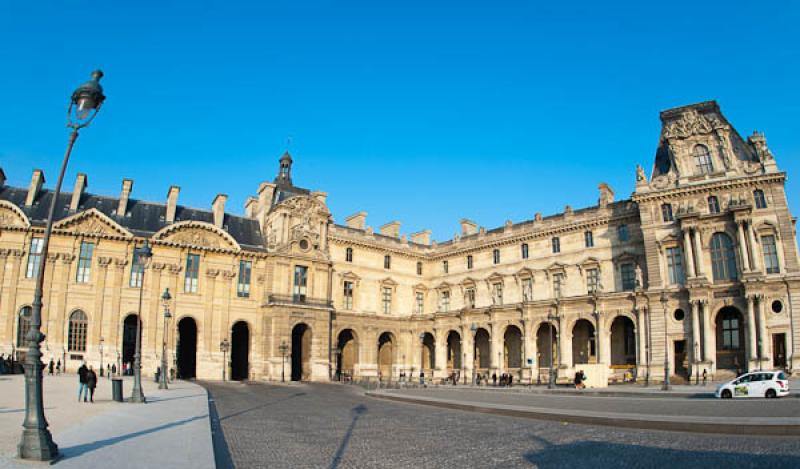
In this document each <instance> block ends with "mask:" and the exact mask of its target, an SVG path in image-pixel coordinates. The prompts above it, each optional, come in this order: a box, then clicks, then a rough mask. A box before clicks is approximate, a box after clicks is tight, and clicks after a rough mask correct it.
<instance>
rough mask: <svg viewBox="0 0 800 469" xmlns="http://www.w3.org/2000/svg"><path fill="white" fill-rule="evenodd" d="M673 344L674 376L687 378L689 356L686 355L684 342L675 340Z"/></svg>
mask: <svg viewBox="0 0 800 469" xmlns="http://www.w3.org/2000/svg"><path fill="white" fill-rule="evenodd" d="M674 344H675V345H674V346H673V347H674V348H675V350H674V352H675V353H674V356H675V375H676V376H680V377H682V378H687V377H688V376H689V356H688V355H687V354H686V341H685V340H676V341H675V342H674Z"/></svg>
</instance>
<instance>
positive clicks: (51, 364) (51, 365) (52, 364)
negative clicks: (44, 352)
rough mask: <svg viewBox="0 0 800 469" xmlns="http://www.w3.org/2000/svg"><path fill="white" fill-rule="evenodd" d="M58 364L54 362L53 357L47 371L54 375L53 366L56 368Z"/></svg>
mask: <svg viewBox="0 0 800 469" xmlns="http://www.w3.org/2000/svg"><path fill="white" fill-rule="evenodd" d="M55 366H56V364H55V363H53V359H52V358H51V359H50V363H48V364H47V371H48V372H49V373H50V376H53V368H55Z"/></svg>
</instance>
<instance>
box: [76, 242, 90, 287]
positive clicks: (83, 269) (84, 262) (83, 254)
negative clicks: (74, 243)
mask: <svg viewBox="0 0 800 469" xmlns="http://www.w3.org/2000/svg"><path fill="white" fill-rule="evenodd" d="M93 252H94V243H87V242H81V249H80V254H79V255H78V271H77V273H76V275H75V281H76V282H78V283H86V282H88V281H89V277H90V276H91V271H92V253H93Z"/></svg>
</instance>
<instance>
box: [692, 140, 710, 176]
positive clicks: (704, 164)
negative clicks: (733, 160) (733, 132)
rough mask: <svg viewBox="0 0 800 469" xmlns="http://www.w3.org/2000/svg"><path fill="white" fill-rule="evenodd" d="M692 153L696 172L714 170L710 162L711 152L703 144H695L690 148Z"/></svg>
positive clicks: (706, 172)
mask: <svg viewBox="0 0 800 469" xmlns="http://www.w3.org/2000/svg"><path fill="white" fill-rule="evenodd" d="M692 152H693V153H694V164H695V166H696V168H697V174H711V173H713V172H714V165H713V163H712V162H711V153H709V152H708V147H707V146H705V145H695V146H694V149H693V150H692Z"/></svg>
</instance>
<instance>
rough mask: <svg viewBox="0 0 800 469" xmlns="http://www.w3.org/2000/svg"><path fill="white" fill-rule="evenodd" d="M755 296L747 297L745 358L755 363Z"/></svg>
mask: <svg viewBox="0 0 800 469" xmlns="http://www.w3.org/2000/svg"><path fill="white" fill-rule="evenodd" d="M754 303H755V296H753V295H749V296H748V297H747V338H748V345H749V347H748V350H747V357H748V359H749V361H751V362H752V361H755V360H756V358H757V356H756V314H755V307H754V306H755V305H754Z"/></svg>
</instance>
